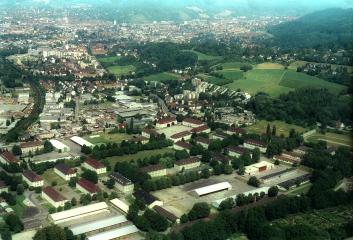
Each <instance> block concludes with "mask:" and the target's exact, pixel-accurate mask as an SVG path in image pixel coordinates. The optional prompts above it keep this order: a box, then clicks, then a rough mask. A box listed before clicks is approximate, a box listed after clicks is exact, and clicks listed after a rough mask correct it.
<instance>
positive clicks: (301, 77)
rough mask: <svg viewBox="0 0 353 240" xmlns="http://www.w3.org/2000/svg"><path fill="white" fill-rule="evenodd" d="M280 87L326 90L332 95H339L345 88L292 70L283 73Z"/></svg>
mask: <svg viewBox="0 0 353 240" xmlns="http://www.w3.org/2000/svg"><path fill="white" fill-rule="evenodd" d="M280 85H281V86H283V87H288V88H303V87H306V88H307V87H310V88H327V89H328V90H329V91H330V92H332V93H339V92H341V91H342V90H344V89H345V88H346V87H345V86H343V85H340V84H336V83H332V82H328V81H325V80H323V79H320V78H317V77H313V76H310V75H307V74H305V73H299V72H296V71H293V70H289V71H286V72H285V74H284V76H283V78H282V81H281V82H280Z"/></svg>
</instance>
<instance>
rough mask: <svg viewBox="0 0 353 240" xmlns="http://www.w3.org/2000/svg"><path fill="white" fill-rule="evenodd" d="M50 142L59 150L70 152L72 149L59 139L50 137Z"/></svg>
mask: <svg viewBox="0 0 353 240" xmlns="http://www.w3.org/2000/svg"><path fill="white" fill-rule="evenodd" d="M49 142H50V143H51V144H52V145H53V147H54V149H55V150H56V151H57V152H69V151H70V147H69V146H67V145H65V144H63V143H62V142H60V141H59V140H56V139H50V140H49Z"/></svg>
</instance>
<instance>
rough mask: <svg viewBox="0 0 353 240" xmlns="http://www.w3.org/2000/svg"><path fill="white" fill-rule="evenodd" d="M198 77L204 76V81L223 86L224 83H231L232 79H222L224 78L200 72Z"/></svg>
mask: <svg viewBox="0 0 353 240" xmlns="http://www.w3.org/2000/svg"><path fill="white" fill-rule="evenodd" d="M197 77H199V78H202V79H203V80H204V81H206V82H209V83H212V84H215V85H218V86H223V85H226V84H229V83H230V82H231V80H229V79H222V78H218V77H215V76H210V75H207V74H198V75H197Z"/></svg>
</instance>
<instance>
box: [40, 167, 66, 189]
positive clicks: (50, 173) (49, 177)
mask: <svg viewBox="0 0 353 240" xmlns="http://www.w3.org/2000/svg"><path fill="white" fill-rule="evenodd" d="M42 177H43V179H44V182H46V183H47V184H49V185H51V184H52V182H56V183H57V186H63V185H66V181H65V180H64V179H62V178H61V177H60V176H59V175H58V174H56V173H55V172H54V169H53V168H52V169H48V170H47V171H45V172H44V174H43V175H42Z"/></svg>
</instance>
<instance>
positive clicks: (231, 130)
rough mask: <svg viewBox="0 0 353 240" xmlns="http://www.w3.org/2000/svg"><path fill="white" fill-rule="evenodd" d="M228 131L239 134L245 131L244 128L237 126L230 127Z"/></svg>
mask: <svg viewBox="0 0 353 240" xmlns="http://www.w3.org/2000/svg"><path fill="white" fill-rule="evenodd" d="M228 131H230V132H233V133H241V134H245V133H246V131H245V129H243V128H237V127H231V128H230V129H229V130H228Z"/></svg>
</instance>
